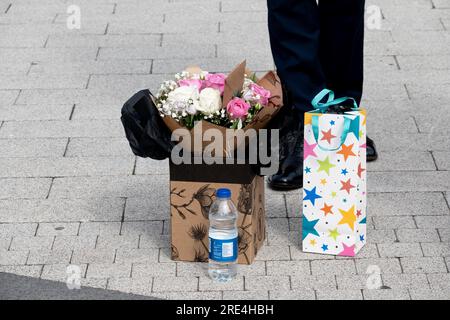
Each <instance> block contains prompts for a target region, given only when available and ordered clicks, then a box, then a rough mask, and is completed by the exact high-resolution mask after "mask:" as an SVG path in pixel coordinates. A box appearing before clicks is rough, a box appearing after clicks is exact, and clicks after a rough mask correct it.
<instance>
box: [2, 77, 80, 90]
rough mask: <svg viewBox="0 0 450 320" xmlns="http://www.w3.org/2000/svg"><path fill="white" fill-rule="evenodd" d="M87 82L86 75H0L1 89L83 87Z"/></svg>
mask: <svg viewBox="0 0 450 320" xmlns="http://www.w3.org/2000/svg"><path fill="white" fill-rule="evenodd" d="M87 83H88V77H87V76H86V75H72V76H70V77H67V76H63V75H61V76H58V75H45V76H42V75H39V74H33V75H27V76H21V75H18V76H14V75H9V76H3V77H0V86H1V87H2V88H3V89H71V88H73V89H84V88H86V85H87Z"/></svg>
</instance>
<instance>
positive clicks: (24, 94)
mask: <svg viewBox="0 0 450 320" xmlns="http://www.w3.org/2000/svg"><path fill="white" fill-rule="evenodd" d="M130 96H131V94H130V92H129V91H128V92H126V91H125V90H120V89H118V90H115V91H111V90H103V91H102V90H92V89H58V90H22V91H21V92H20V95H19V97H18V98H17V104H45V103H48V104H58V103H61V104H67V103H72V104H78V103H91V104H106V103H111V104H115V105H117V106H122V105H123V103H124V102H125V101H126V100H127V99H128V98H129V97H130Z"/></svg>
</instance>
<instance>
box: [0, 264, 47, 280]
mask: <svg viewBox="0 0 450 320" xmlns="http://www.w3.org/2000/svg"><path fill="white" fill-rule="evenodd" d="M41 271H42V266H0V272H4V273H12V274H16V275H20V276H25V277H33V278H39V276H40V274H41Z"/></svg>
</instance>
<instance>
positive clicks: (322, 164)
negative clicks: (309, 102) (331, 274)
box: [302, 90, 366, 256]
mask: <svg viewBox="0 0 450 320" xmlns="http://www.w3.org/2000/svg"><path fill="white" fill-rule="evenodd" d="M326 95H329V97H328V102H326V103H320V100H321V99H323V98H324V97H325V96H326ZM347 99H351V98H340V99H337V100H334V95H333V93H332V92H331V91H329V90H324V91H323V92H321V93H320V94H319V95H318V96H317V97H316V98H315V100H313V105H314V106H315V107H316V110H314V111H311V112H307V113H305V128H304V130H305V141H304V162H303V166H304V167H303V168H304V175H303V224H302V240H303V251H305V252H312V253H322V254H332V255H339V256H354V255H355V254H356V253H357V252H358V251H359V250H360V249H361V248H362V247H363V246H364V244H365V242H366V111H365V110H364V109H359V108H357V105H356V103H355V108H353V109H351V111H347V112H342V113H341V114H338V113H325V112H330V111H329V109H328V108H329V107H330V106H335V105H339V104H340V103H342V102H343V101H345V100H347ZM351 100H353V99H351Z"/></svg>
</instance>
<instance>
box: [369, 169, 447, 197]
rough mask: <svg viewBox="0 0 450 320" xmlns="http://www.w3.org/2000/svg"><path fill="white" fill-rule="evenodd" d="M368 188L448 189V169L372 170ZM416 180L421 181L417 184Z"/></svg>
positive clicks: (390, 189)
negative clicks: (412, 170)
mask: <svg viewBox="0 0 450 320" xmlns="http://www.w3.org/2000/svg"><path fill="white" fill-rule="evenodd" d="M370 177H371V178H370V179H369V181H368V189H369V190H372V192H404V191H405V192H409V191H420V192H427V191H447V190H449V189H450V171H424V172H401V173H400V172H399V173H396V172H392V173H391V174H389V175H387V174H385V173H382V172H372V173H371V175H370ZM417 181H421V183H420V184H417Z"/></svg>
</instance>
